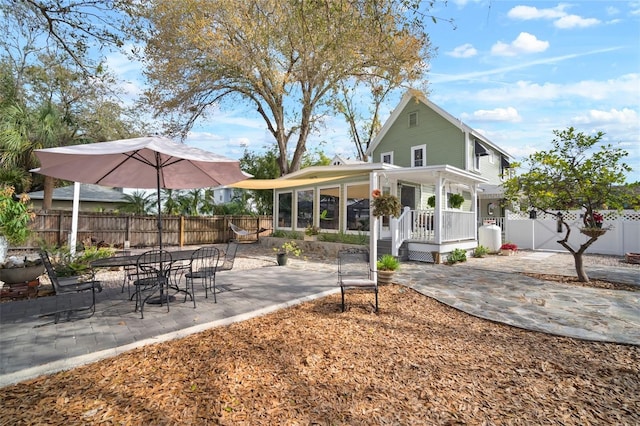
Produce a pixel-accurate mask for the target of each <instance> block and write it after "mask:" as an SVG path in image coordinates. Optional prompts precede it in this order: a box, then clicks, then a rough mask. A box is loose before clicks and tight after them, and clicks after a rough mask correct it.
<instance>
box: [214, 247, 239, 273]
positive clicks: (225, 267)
mask: <svg viewBox="0 0 640 426" xmlns="http://www.w3.org/2000/svg"><path fill="white" fill-rule="evenodd" d="M237 252H238V243H237V242H236V241H234V240H231V241H229V242H228V243H227V248H226V249H225V251H224V260H223V262H222V265H218V266H217V267H216V272H222V271H230V270H232V269H233V262H234V261H235V260H236V253H237Z"/></svg>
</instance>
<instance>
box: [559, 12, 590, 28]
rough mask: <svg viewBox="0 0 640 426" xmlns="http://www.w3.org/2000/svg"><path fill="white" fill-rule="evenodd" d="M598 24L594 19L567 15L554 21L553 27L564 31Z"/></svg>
mask: <svg viewBox="0 0 640 426" xmlns="http://www.w3.org/2000/svg"><path fill="white" fill-rule="evenodd" d="M599 23H600V20H599V19H596V18H582V17H580V16H578V15H567V16H563V17H562V18H560V19H558V20H557V21H555V22H554V23H553V25H554V26H555V27H556V28H560V29H563V30H566V29H570V28H585V27H591V26H593V25H598V24H599Z"/></svg>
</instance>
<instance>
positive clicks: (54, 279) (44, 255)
mask: <svg viewBox="0 0 640 426" xmlns="http://www.w3.org/2000/svg"><path fill="white" fill-rule="evenodd" d="M39 254H40V259H42V263H43V264H44V268H45V269H46V270H47V275H48V276H49V281H51V285H52V286H53V290H54V291H55V292H56V293H60V282H59V281H58V275H57V274H56V271H55V269H53V265H52V264H51V259H50V258H49V253H48V252H46V251H45V250H40V252H39Z"/></svg>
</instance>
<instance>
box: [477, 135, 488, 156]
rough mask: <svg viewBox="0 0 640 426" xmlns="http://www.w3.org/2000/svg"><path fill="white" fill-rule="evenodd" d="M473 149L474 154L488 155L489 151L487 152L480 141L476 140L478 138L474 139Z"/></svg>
mask: <svg viewBox="0 0 640 426" xmlns="http://www.w3.org/2000/svg"><path fill="white" fill-rule="evenodd" d="M475 150H476V156H478V157H484V156H485V155H489V153H488V152H487V149H486V148H485V147H484V146H482V144H481V143H480V142H478V139H475Z"/></svg>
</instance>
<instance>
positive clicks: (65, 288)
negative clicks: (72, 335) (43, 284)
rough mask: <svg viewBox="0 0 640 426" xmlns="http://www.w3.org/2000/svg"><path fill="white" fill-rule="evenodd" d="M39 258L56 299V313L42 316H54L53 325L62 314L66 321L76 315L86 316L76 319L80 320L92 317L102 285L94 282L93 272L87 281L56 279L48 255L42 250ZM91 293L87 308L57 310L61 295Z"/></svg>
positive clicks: (56, 276)
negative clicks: (97, 294)
mask: <svg viewBox="0 0 640 426" xmlns="http://www.w3.org/2000/svg"><path fill="white" fill-rule="evenodd" d="M39 254H40V258H41V259H42V263H43V264H44V267H45V269H46V271H47V275H48V276H49V280H50V281H51V285H52V286H53V290H54V291H55V294H56V295H55V297H56V311H55V312H53V313H51V314H45V315H43V316H49V315H54V323H56V324H57V323H58V321H60V317H61V316H62V315H63V314H64V315H65V316H66V319H67V320H69V321H70V320H71V319H72V316H73V315H74V314H76V313H79V314H86V315H83V316H80V317H78V319H80V318H89V317H91V316H93V314H94V313H95V312H96V293H100V292H101V291H102V285H101V284H100V281H96V280H95V274H94V272H93V270H91V273H90V276H91V278H90V279H89V280H81V279H80V278H79V277H58V274H57V273H56V271H55V269H54V267H53V265H52V263H51V259H50V258H49V253H47V252H46V251H44V250H42V251H40V252H39ZM89 291H90V292H91V304H90V305H88V306H86V305H85V306H72V307H71V308H69V309H64V310H58V309H57V308H58V300H59V298H60V297H61V296H63V295H71V294H78V293H84V292H89ZM69 300H74V301H75V299H74V298H73V297H71V298H69Z"/></svg>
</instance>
